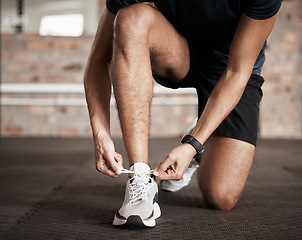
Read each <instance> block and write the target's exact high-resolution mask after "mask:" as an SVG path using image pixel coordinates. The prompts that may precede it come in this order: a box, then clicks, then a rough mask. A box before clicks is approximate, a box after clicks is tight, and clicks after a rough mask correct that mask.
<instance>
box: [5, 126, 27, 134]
mask: <svg viewBox="0 0 302 240" xmlns="http://www.w3.org/2000/svg"><path fill="white" fill-rule="evenodd" d="M22 132H23V128H22V127H17V126H16V127H4V128H2V129H1V135H2V136H3V137H13V136H21V135H22Z"/></svg>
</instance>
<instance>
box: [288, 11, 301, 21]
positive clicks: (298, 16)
mask: <svg viewBox="0 0 302 240" xmlns="http://www.w3.org/2000/svg"><path fill="white" fill-rule="evenodd" d="M287 18H288V19H289V20H291V21H301V20H302V14H301V13H288V15H287Z"/></svg>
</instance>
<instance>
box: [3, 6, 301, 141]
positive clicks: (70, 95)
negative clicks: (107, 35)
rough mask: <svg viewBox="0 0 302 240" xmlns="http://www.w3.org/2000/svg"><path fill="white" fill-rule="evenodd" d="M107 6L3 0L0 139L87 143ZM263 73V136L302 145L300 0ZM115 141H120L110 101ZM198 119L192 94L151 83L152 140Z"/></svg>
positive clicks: (283, 14) (282, 25) (287, 15)
mask: <svg viewBox="0 0 302 240" xmlns="http://www.w3.org/2000/svg"><path fill="white" fill-rule="evenodd" d="M104 5H105V1H104V0H1V132H0V134H1V137H11V136H22V137H23V136H26V137H31V136H50V137H90V136H91V130H90V123H89V118H88V111H87V107H86V102H85V95H84V88H83V74H84V70H85V65H86V61H87V57H88V54H89V51H90V47H91V44H92V41H93V36H94V34H95V31H96V28H97V24H98V19H99V16H100V13H101V11H102V9H103V8H104ZM266 56H267V60H266V64H265V66H264V69H263V72H262V75H263V77H264V78H265V80H266V81H265V84H264V86H263V91H264V98H263V100H262V105H261V117H260V125H259V133H260V137H261V138H290V139H302V1H301V0H287V1H284V3H283V5H282V8H281V11H280V13H279V16H278V19H277V22H276V25H275V28H274V30H273V33H272V34H271V36H270V37H269V40H268V47H267V53H266ZM111 112H112V115H111V122H112V135H113V136H114V137H119V136H121V132H120V127H119V122H118V118H117V113H116V109H115V101H114V99H112V104H111ZM196 115H197V99H196V93H195V91H194V90H193V89H181V90H170V89H167V88H164V87H161V86H158V85H155V90H154V100H153V104H152V122H151V124H152V125H151V137H176V136H179V135H181V134H183V132H184V130H185V128H186V125H188V124H190V123H191V122H192V121H193V120H194V119H195V117H196Z"/></svg>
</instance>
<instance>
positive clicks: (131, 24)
mask: <svg viewBox="0 0 302 240" xmlns="http://www.w3.org/2000/svg"><path fill="white" fill-rule="evenodd" d="M154 11H155V9H154V8H152V7H150V6H148V5H147V4H144V3H137V4H134V5H131V6H127V7H124V8H122V9H121V10H120V11H119V12H118V13H117V15H116V17H115V20H114V35H115V37H116V36H118V37H120V36H122V37H127V36H129V37H131V38H134V37H135V36H141V34H145V33H147V32H148V27H149V26H150V25H151V23H152V21H153V20H154Z"/></svg>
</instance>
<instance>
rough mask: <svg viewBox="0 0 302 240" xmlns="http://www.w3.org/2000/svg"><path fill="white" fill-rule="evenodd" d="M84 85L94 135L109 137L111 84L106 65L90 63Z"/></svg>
mask: <svg viewBox="0 0 302 240" xmlns="http://www.w3.org/2000/svg"><path fill="white" fill-rule="evenodd" d="M84 84H85V93H86V101H87V105H88V111H89V117H90V122H91V127H92V132H93V135H94V136H97V135H100V134H106V135H108V136H109V135H110V98H111V83H110V79H109V76H108V71H107V67H106V64H104V63H102V62H97V61H89V63H88V64H87V71H86V74H85V81H84Z"/></svg>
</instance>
